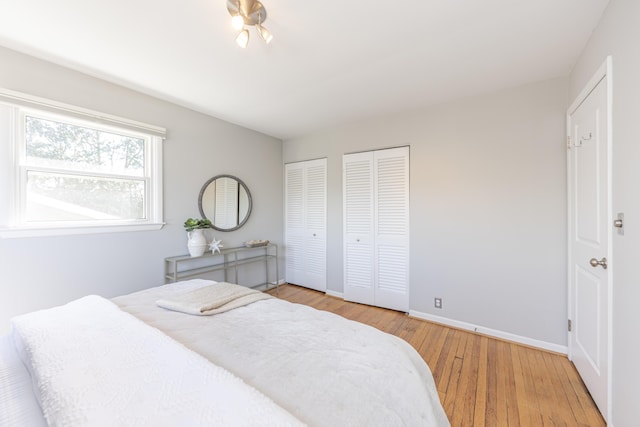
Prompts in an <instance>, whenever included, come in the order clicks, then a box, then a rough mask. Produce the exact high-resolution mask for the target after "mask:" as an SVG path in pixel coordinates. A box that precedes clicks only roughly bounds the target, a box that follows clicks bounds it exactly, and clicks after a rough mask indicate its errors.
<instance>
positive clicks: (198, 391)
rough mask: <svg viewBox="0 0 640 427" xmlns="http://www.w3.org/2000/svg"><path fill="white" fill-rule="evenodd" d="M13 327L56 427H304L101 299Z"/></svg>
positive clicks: (55, 310)
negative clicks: (299, 426)
mask: <svg viewBox="0 0 640 427" xmlns="http://www.w3.org/2000/svg"><path fill="white" fill-rule="evenodd" d="M12 326H13V331H12V334H13V338H14V340H15V341H16V344H17V347H19V348H20V349H21V350H22V352H23V359H24V361H25V363H26V364H27V366H28V368H29V370H30V372H31V374H32V376H33V380H34V382H35V387H36V391H37V393H38V397H39V400H40V403H41V406H42V410H43V413H44V415H45V418H46V419H47V422H48V423H49V425H51V426H92V427H93V426H214V425H215V426H266V425H282V426H296V425H302V424H301V423H300V422H299V421H298V420H296V419H295V417H293V416H292V415H291V414H289V413H288V412H286V411H285V410H283V409H282V408H280V407H279V406H277V405H276V404H275V403H273V402H272V401H271V400H270V399H268V398H267V397H266V396H264V395H263V394H261V393H260V392H258V391H257V390H255V389H254V388H252V387H250V386H248V385H247V384H245V383H244V382H243V381H242V380H240V379H239V378H237V377H235V376H234V375H233V374H231V373H230V372H228V371H227V370H225V369H223V368H221V367H219V366H216V365H214V364H212V363H210V362H209V361H207V360H206V359H204V358H202V357H201V356H200V355H198V354H196V353H194V352H192V351H190V350H188V349H186V348H184V347H183V346H182V345H181V344H179V343H177V342H175V341H174V340H172V339H170V338H169V337H167V336H166V335H165V334H163V333H161V332H160V331H158V330H157V329H155V328H152V327H150V326H148V325H145V324H144V323H143V322H141V321H139V320H138V319H136V318H135V317H133V316H131V315H129V314H127V313H125V312H123V311H121V310H120V309H118V307H116V306H115V305H114V304H113V303H112V302H110V301H108V300H105V299H103V298H100V297H97V296H89V297H85V298H81V299H79V300H76V301H74V302H72V303H69V304H67V305H65V306H61V307H56V308H53V309H50V310H43V311H39V312H35V313H30V314H27V315H24V316H20V317H17V318H15V319H14V320H13V322H12Z"/></svg>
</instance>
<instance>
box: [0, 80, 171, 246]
mask: <svg viewBox="0 0 640 427" xmlns="http://www.w3.org/2000/svg"><path fill="white" fill-rule="evenodd" d="M0 104H2V106H3V107H4V109H5V110H8V111H9V113H8V114H9V121H10V123H11V124H12V126H11V127H12V128H11V129H8V130H7V132H4V134H1V133H0V144H4V143H8V144H9V150H8V151H5V153H9V157H10V158H9V159H4V160H3V161H2V167H5V166H7V165H8V166H9V168H10V169H11V172H10V175H9V177H10V178H9V179H8V180H6V179H5V180H4V181H8V182H5V183H2V182H0V186H6V187H5V188H0V194H3V195H8V200H6V199H5V201H4V202H2V201H0V238H17V237H37V236H53V235H73V234H92V233H109V232H128V231H143V230H159V229H160V228H162V226H163V224H164V223H163V216H162V215H163V206H162V192H163V186H162V141H163V139H164V136H165V134H166V131H165V129H164V128H160V127H157V126H153V125H148V124H145V123H140V122H136V121H133V120H129V119H124V118H120V117H117V116H112V115H108V114H104V113H99V112H96V111H92V110H87V109H84V108H80V107H75V106H71V105H68V104H63V103H59V102H56V101H50V100H46V99H44V98H38V97H34V96H31V95H27V94H23V93H19V92H14V91H10V90H7V89H2V88H0ZM27 115H28V116H32V117H36V118H41V119H44V120H55V121H62V122H64V123H69V124H72V125H76V126H82V127H87V128H90V129H96V130H101V131H107V132H112V133H116V134H124V135H127V136H133V137H136V138H141V139H144V141H145V142H144V144H145V160H144V161H145V173H144V175H143V176H142V177H139V178H138V177H135V179H140V180H142V181H144V182H145V200H144V218H142V219H130V220H89V221H87V220H83V221H63V222H37V223H27V222H26V221H25V220H24V213H25V207H26V179H27V173H28V171H34V170H35V171H47V168H42V167H37V166H30V165H27V164H26V159H25V148H26V145H25V144H26V141H25V136H24V126H25V116H27ZM2 139H8V141H3V140H2ZM0 154H2V153H0ZM0 160H2V159H0ZM89 175H93V176H100V174H93V173H89ZM108 175H109V174H108ZM123 178H124V177H123ZM0 181H2V180H0Z"/></svg>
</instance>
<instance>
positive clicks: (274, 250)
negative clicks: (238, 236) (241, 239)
mask: <svg viewBox="0 0 640 427" xmlns="http://www.w3.org/2000/svg"><path fill="white" fill-rule="evenodd" d="M257 262H264V265H265V272H264V274H265V280H264V282H263V283H259V284H257V285H253V286H250V287H252V288H257V287H259V286H265V287H266V289H270V288H271V287H276V288H277V287H278V285H279V281H278V276H279V274H278V245H276V244H274V243H269V244H267V245H263V246H254V247H247V246H240V247H237V248H225V249H220V252H219V253H218V252H216V253H215V254H214V253H211V252H210V251H208V252H205V253H204V255H202V256H198V257H192V256H189V255H178V256H172V257H168V258H165V259H164V277H165V282H166V283H171V282H177V281H178V280H182V279H186V278H189V277H195V276H200V275H203V274H205V273H211V272H214V271H224V280H225V282H228V281H229V278H228V276H229V274H228V272H229V271H230V270H233V273H234V274H233V282H235V283H238V268H241V267H242V266H245V265H249V264H254V263H257ZM270 263H273V264H275V266H274V272H275V278H274V280H273V281H272V280H270V279H271V277H270V275H271V271H270V268H269V264H270Z"/></svg>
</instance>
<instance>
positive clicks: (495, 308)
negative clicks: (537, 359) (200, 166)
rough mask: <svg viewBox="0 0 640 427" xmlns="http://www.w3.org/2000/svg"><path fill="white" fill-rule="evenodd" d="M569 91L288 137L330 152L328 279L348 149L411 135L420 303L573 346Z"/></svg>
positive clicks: (304, 149) (337, 275)
mask: <svg viewBox="0 0 640 427" xmlns="http://www.w3.org/2000/svg"><path fill="white" fill-rule="evenodd" d="M567 93H568V82H567V80H566V79H556V80H551V81H547V82H542V83H538V84H533V85H528V86H524V87H519V88H515V89H511V90H507V91H503V92H500V93H494V94H489V95H485V96H480V97H476V98H472V99H467V100H462V101H458V102H454V103H451V104H448V105H443V106H439V107H436V108H431V109H428V110H424V111H417V112H411V113H407V114H404V115H398V116H392V117H384V118H379V119H376V120H372V121H368V122H363V123H358V124H354V125H352V126H349V127H345V128H341V129H336V130H333V131H327V132H323V133H318V134H314V135H310V136H307V137H303V138H298V139H293V140H288V141H285V142H284V151H283V157H284V161H285V162H293V161H299V160H305V159H313V158H318V157H327V158H328V238H327V241H328V272H327V278H328V288H329V290H331V291H334V292H338V293H339V292H342V283H343V282H342V275H343V270H342V269H343V264H342V169H341V168H342V154H344V153H349V152H357V151H364V150H372V149H379V148H384V147H391V146H402V145H410V147H411V176H410V178H411V284H410V292H411V297H410V298H411V310H412V311H416V312H420V313H424V314H427V315H438V316H442V317H446V318H448V319H451V320H456V321H461V322H467V323H471V324H474V325H479V326H482V327H484V328H490V329H494V330H497V331H503V332H508V333H511V334H515V335H518V336H520V337H526V338H530V339H534V340H538V341H542V342H545V343H551V344H553V345H555V346H566V343H567V339H566V338H567V337H566V332H565V331H566V322H567V298H566V293H567V292H566V289H567V288H566V185H565V183H566V164H565V162H566V160H565V144H564V136H563V135H564V133H565V119H564V116H565V112H566V108H567V105H568V97H567ZM434 297H440V298H442V299H443V309H441V310H437V309H434V308H433V299H434Z"/></svg>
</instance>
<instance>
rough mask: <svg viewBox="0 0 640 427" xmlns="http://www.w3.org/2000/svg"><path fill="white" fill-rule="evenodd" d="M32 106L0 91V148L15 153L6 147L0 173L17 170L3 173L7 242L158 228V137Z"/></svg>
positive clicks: (93, 116) (77, 112)
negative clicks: (53, 235) (60, 235)
mask: <svg viewBox="0 0 640 427" xmlns="http://www.w3.org/2000/svg"><path fill="white" fill-rule="evenodd" d="M23 96H24V97H26V98H27V101H32V100H33V99H35V98H33V97H30V96H28V95H23ZM39 101H40V102H41V101H42V100H39ZM26 104H27V105H26V106H25V105H22V104H18V103H11V102H6V101H5V100H4V99H3V98H2V92H1V91H0V145H2V146H4V147H9V149H8V150H7V149H6V148H5V149H4V150H3V149H0V166H1V167H0V169H5V170H10V171H11V172H10V174H6V173H5V174H2V173H0V178H6V179H0V186H4V189H1V188H0V197H1V198H3V199H5V200H6V201H7V203H2V204H1V205H0V210H1V211H3V212H0V235H1V236H3V237H17V236H33V235H46V234H76V233H87V232H105V231H127V230H134V229H147V228H152V229H158V228H160V226H161V224H162V170H161V167H162V161H161V153H162V137H161V135H158V134H157V133H158V132H154V133H151V132H145V130H146V129H144V128H143V129H138V128H139V126H137V123H136V122H131V121H128V120H126V119H119V118H115V117H113V116H107V115H98V113H94V112H88V110H81V109H77V108H74V107H70V106H65V111H62V112H60V111H57V110H60V108H59V106H60V105H61V104H57V103H56V105H53V107H54V108H51V104H47V105H46V106H47V107H48V108H43V109H38V108H34V107H33V106H31V105H28V104H29V102H26ZM69 111H71V114H68V113H69ZM65 113H67V114H65ZM145 126H149V125H145ZM157 129H160V128H157ZM162 131H163V130H162ZM5 142H7V144H5ZM5 166H7V167H6V168H5ZM5 181H6V182H5Z"/></svg>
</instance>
